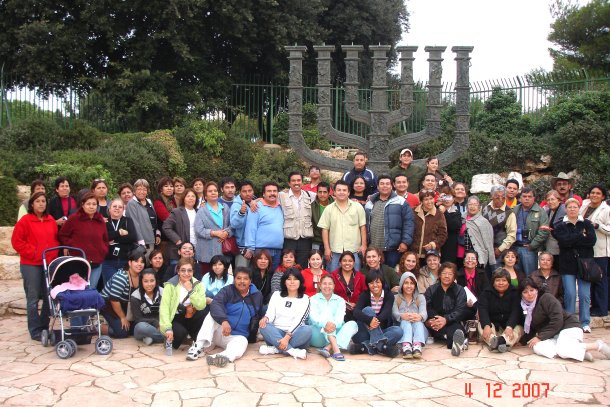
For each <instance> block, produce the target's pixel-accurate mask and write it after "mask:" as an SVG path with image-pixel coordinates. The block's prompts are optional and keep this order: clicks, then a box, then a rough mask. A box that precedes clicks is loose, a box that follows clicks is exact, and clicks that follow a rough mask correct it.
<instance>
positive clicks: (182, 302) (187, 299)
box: [159, 258, 205, 360]
mask: <svg viewBox="0 0 610 407" xmlns="http://www.w3.org/2000/svg"><path fill="white" fill-rule="evenodd" d="M176 267H177V269H178V275H177V276H174V277H172V278H171V279H170V280H169V281H168V282H167V283H165V285H164V286H163V297H161V307H160V308H159V329H160V330H161V332H162V333H163V334H164V335H165V340H166V341H167V342H168V343H171V344H172V347H173V348H174V349H178V348H179V347H180V345H182V342H183V341H184V340H185V339H186V336H187V335H190V336H191V338H196V337H197V334H198V333H199V330H200V329H201V325H202V324H203V319H204V314H203V309H204V308H205V290H204V288H203V284H200V283H199V281H198V280H197V279H196V278H194V277H193V268H194V263H193V259H192V258H184V259H180V260H178V264H177V265H176ZM200 353H201V350H200V349H197V348H196V347H195V349H193V347H192V346H191V348H190V349H189V351H188V353H187V356H186V358H187V360H194V359H197V358H198V357H199V354H200Z"/></svg>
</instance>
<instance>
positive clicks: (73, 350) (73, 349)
mask: <svg viewBox="0 0 610 407" xmlns="http://www.w3.org/2000/svg"><path fill="white" fill-rule="evenodd" d="M66 342H68V344H69V345H70V349H71V351H70V357H72V356H74V355H75V354H76V349H78V347H77V346H76V341H75V340H74V339H66Z"/></svg>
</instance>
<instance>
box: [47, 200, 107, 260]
mask: <svg viewBox="0 0 610 407" xmlns="http://www.w3.org/2000/svg"><path fill="white" fill-rule="evenodd" d="M59 241H60V242H61V244H63V245H65V246H72V247H78V248H79V249H83V250H84V251H85V255H86V256H87V260H89V262H91V263H94V264H101V263H102V262H103V261H104V258H105V257H106V254H107V253H108V231H107V229H106V221H105V220H104V217H103V216H102V215H100V214H99V213H97V212H96V213H95V214H94V215H93V219H91V218H90V217H89V216H88V215H87V214H86V213H85V212H83V209H82V208H81V209H79V210H78V211H77V212H76V213H74V214H73V215H71V216H70V217H69V218H68V220H67V221H66V223H64V225H63V226H62V228H61V230H60V231H59ZM71 254H72V255H79V253H78V252H74V253H71Z"/></svg>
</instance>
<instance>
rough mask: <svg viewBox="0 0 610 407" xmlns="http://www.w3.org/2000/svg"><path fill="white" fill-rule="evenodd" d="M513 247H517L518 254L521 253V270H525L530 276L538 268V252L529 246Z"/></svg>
mask: <svg viewBox="0 0 610 407" xmlns="http://www.w3.org/2000/svg"><path fill="white" fill-rule="evenodd" d="M513 247H514V248H515V249H517V254H518V255H519V266H520V267H521V271H523V272H524V273H525V275H526V276H529V275H530V274H532V273H533V272H534V271H536V270H538V253H537V252H533V251H531V250H530V249H528V248H527V247H523V246H513Z"/></svg>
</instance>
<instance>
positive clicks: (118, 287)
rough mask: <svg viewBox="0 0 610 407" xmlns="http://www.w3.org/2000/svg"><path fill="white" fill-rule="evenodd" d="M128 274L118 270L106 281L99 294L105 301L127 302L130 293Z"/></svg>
mask: <svg viewBox="0 0 610 407" xmlns="http://www.w3.org/2000/svg"><path fill="white" fill-rule="evenodd" d="M130 288H131V287H130V286H129V274H128V273H127V272H126V271H125V270H119V271H117V272H116V273H114V275H113V276H112V277H111V278H110V280H108V282H107V283H106V285H105V286H104V289H103V290H102V292H101V293H100V294H101V295H102V297H104V299H105V300H112V301H119V302H124V303H127V302H129V295H130V294H131V293H130Z"/></svg>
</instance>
